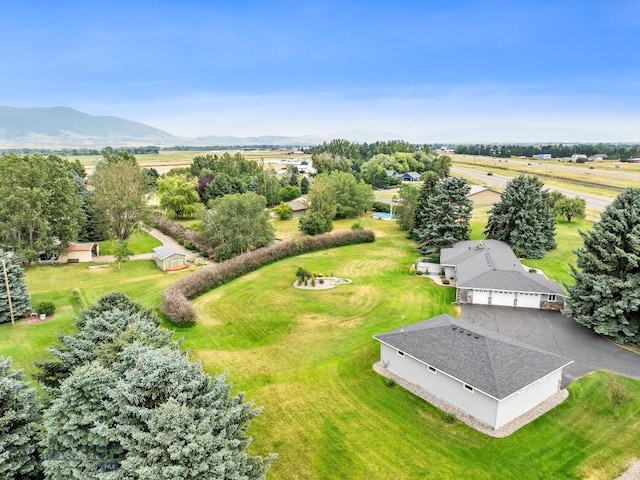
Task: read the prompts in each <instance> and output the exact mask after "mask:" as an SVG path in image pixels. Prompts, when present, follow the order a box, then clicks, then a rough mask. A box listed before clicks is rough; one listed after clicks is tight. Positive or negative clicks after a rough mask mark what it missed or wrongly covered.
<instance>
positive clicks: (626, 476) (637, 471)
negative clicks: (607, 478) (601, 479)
mask: <svg viewBox="0 0 640 480" xmlns="http://www.w3.org/2000/svg"><path fill="white" fill-rule="evenodd" d="M638 479H640V460H637V461H636V462H634V463H632V464H631V466H630V467H629V469H628V470H627V471H626V472H624V473H623V474H622V475H620V476H619V477H618V478H617V479H616V480H638Z"/></svg>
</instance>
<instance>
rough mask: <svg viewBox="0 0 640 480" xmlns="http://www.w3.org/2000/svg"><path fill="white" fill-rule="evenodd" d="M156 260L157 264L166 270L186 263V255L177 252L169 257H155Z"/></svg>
mask: <svg viewBox="0 0 640 480" xmlns="http://www.w3.org/2000/svg"><path fill="white" fill-rule="evenodd" d="M155 261H156V265H158V267H160V268H161V269H162V270H164V271H166V270H167V269H172V268H177V267H182V266H184V265H186V257H185V256H184V255H181V254H177V253H176V254H173V255H170V256H168V257H167V258H155Z"/></svg>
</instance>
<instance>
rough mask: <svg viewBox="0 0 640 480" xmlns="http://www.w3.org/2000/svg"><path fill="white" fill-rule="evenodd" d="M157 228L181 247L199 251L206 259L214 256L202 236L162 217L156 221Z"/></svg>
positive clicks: (158, 217)
mask: <svg viewBox="0 0 640 480" xmlns="http://www.w3.org/2000/svg"><path fill="white" fill-rule="evenodd" d="M154 223H155V227H156V228H157V229H158V230H160V231H161V232H162V233H164V234H165V235H169V236H170V237H171V238H173V239H174V240H175V241H177V242H178V243H179V244H180V245H182V246H184V247H185V248H187V249H189V250H197V251H199V252H200V253H201V254H202V255H204V256H206V257H211V256H212V255H213V250H212V249H211V248H209V247H208V246H207V244H206V242H205V240H204V238H203V237H202V234H200V233H199V232H196V231H194V230H191V229H190V228H186V227H183V226H182V225H180V224H178V223H175V222H172V221H171V220H169V219H167V218H166V217H164V216H162V215H158V216H157V217H156V218H155V219H154Z"/></svg>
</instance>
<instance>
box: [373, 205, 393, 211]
mask: <svg viewBox="0 0 640 480" xmlns="http://www.w3.org/2000/svg"><path fill="white" fill-rule="evenodd" d="M373 211H374V212H384V213H391V204H389V203H385V202H373Z"/></svg>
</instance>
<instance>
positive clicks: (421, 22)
mask: <svg viewBox="0 0 640 480" xmlns="http://www.w3.org/2000/svg"><path fill="white" fill-rule="evenodd" d="M3 3H4V5H3V7H2V14H1V15H0V62H1V64H2V71H3V74H2V75H0V104H1V105H9V106H17V107H47V106H57V105H63V106H70V107H73V108H77V109H79V110H82V111H84V112H87V113H91V114H95V115H116V116H121V117H125V118H128V119H131V120H137V121H141V122H145V123H148V124H150V125H153V126H155V127H158V128H162V129H164V130H167V131H169V132H171V133H174V134H178V135H184V136H190V137H194V136H199V135H208V134H215V135H236V136H250V135H271V134H275V135H317V136H323V137H332V136H347V137H351V138H354V139H359V140H373V139H377V138H379V139H384V138H406V139H408V140H411V141H430V142H432V141H444V142H446V141H476V140H485V141H509V140H511V141H547V140H550V141H551V140H553V141H557V140H564V141H573V140H578V141H600V140H604V141H618V140H621V141H625V140H626V141H640V129H639V128H638V125H639V123H640V122H639V120H640V62H639V61H638V58H640V54H639V53H638V52H640V1H638V0H634V1H624V0H620V1H597V0H594V1H591V0H581V1H574V0H566V1H546V0H538V1H438V0H433V1H427V0H424V1H403V0H395V1H394V2H390V1H378V0H371V1H351V2H349V1H343V2H339V1H313V2H305V1H245V0H237V1H229V2H221V1H204V0H202V1H195V0H181V1H180V2H178V1H175V2H163V1H155V2H151V1H133V0H131V1H129V2H121V1H118V0H113V1H111V2H92V1H89V0H85V1H78V2H71V1H64V0H61V1H58V2H45V1H41V2H39V1H25V2H11V4H9V2H3Z"/></svg>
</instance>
